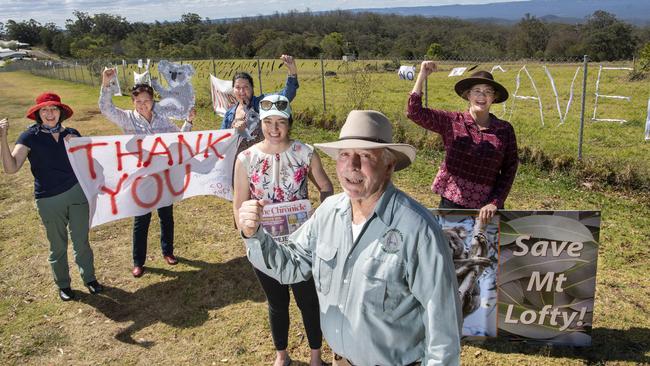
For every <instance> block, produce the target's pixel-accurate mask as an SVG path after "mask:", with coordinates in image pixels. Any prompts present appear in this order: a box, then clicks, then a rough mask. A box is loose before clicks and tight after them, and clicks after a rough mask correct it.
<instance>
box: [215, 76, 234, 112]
mask: <svg viewBox="0 0 650 366" xmlns="http://www.w3.org/2000/svg"><path fill="white" fill-rule="evenodd" d="M210 92H211V93H212V108H213V109H214V111H215V112H216V113H217V114H218V115H220V116H221V117H223V116H224V114H226V111H227V110H228V109H230V107H232V106H233V105H234V104H235V103H236V101H237V100H236V99H235V94H233V91H232V81H230V80H221V79H218V78H216V77H215V76H214V75H212V74H210Z"/></svg>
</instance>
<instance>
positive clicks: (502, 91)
mask: <svg viewBox="0 0 650 366" xmlns="http://www.w3.org/2000/svg"><path fill="white" fill-rule="evenodd" d="M476 84H488V85H490V86H491V87H493V88H494V91H496V92H497V98H496V99H494V102H493V103H503V102H505V101H506V100H507V99H508V90H507V89H506V88H505V87H504V86H503V85H501V84H499V83H498V82H496V81H494V80H491V79H487V78H477V77H474V78H466V79H463V80H460V81H459V82H457V83H456V85H455V86H454V90H455V91H456V94H458V96H459V97H461V98H463V99H465V100H467V95H465V91H467V90H468V89H469V88H471V87H472V86H474V85H476Z"/></svg>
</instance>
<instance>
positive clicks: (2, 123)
mask: <svg viewBox="0 0 650 366" xmlns="http://www.w3.org/2000/svg"><path fill="white" fill-rule="evenodd" d="M8 132H9V120H8V119H7V118H3V119H2V120H0V154H2V168H3V169H4V171H5V173H7V174H14V173H16V172H17V171H19V170H20V168H21V167H22V166H23V163H24V162H25V159H27V154H28V153H29V147H27V146H25V145H23V144H16V146H14V150H13V151H11V149H10V148H9V142H8V141H7V135H8Z"/></svg>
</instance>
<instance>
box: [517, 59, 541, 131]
mask: <svg viewBox="0 0 650 366" xmlns="http://www.w3.org/2000/svg"><path fill="white" fill-rule="evenodd" d="M522 71H525V72H526V75H528V79H529V80H530V83H531V84H532V85H533V90H535V94H537V96H536V97H533V96H526V95H517V92H518V91H519V85H520V78H521V72H522ZM516 85H517V86H516V87H515V92H514V93H513V94H512V97H513V98H512V107H511V108H510V117H508V120H511V119H512V112H513V111H514V109H515V108H514V106H515V101H516V100H517V99H524V100H526V99H532V100H536V101H537V102H538V104H539V117H540V119H541V120H542V126H544V112H543V111H542V99H541V98H540V96H539V91H537V86H536V85H535V81H534V80H533V78H532V76H530V73H529V72H528V69H527V68H526V65H524V66H522V67H521V69H519V72H518V73H517V79H516Z"/></svg>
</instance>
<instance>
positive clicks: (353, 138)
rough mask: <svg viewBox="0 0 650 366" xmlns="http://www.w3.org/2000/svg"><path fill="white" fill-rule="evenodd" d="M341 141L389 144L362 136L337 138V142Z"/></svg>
mask: <svg viewBox="0 0 650 366" xmlns="http://www.w3.org/2000/svg"><path fill="white" fill-rule="evenodd" d="M342 140H364V141H370V142H378V143H380V144H390V142H388V141H386V140H382V139H373V138H370V137H364V136H346V137H339V141H342Z"/></svg>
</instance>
